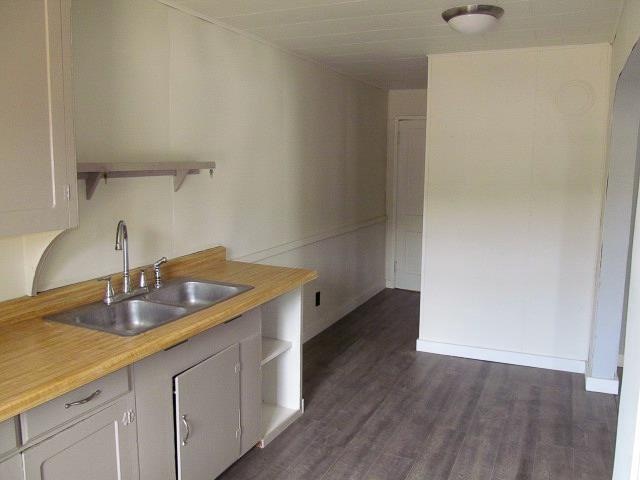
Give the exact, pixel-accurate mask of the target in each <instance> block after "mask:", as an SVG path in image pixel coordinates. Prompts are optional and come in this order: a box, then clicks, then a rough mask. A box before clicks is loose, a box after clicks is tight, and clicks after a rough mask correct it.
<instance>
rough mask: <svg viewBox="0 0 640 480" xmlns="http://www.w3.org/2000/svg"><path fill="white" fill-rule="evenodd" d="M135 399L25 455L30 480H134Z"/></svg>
mask: <svg viewBox="0 0 640 480" xmlns="http://www.w3.org/2000/svg"><path fill="white" fill-rule="evenodd" d="M134 411H135V408H134V402H133V395H132V394H129V395H127V396H126V397H123V398H121V399H120V400H118V401H117V402H116V403H114V404H113V405H111V406H109V407H107V408H105V409H104V410H101V411H100V412H98V413H96V414H94V415H92V416H91V417H89V418H87V419H85V420H83V421H81V422H79V423H77V424H76V425H74V426H72V427H70V428H68V429H67V430H63V431H62V432H60V433H58V434H57V435H54V436H53V437H51V438H49V439H47V440H44V441H43V442H41V443H39V444H37V445H36V446H34V447H32V448H29V449H27V450H26V451H25V452H24V453H23V455H24V466H25V475H26V479H27V480H88V479H91V480H134V479H136V478H137V477H138V456H137V451H138V450H137V444H136V426H135V423H134V417H133V412H134Z"/></svg>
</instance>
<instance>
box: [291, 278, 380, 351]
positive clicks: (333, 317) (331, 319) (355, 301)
mask: <svg viewBox="0 0 640 480" xmlns="http://www.w3.org/2000/svg"><path fill="white" fill-rule="evenodd" d="M384 289H385V286H384V285H373V286H372V287H371V288H369V289H367V290H366V291H365V292H363V293H362V294H360V295H358V296H357V297H355V298H352V299H351V300H349V301H347V302H345V303H343V304H342V305H340V306H338V307H337V308H334V309H333V310H332V311H331V312H329V313H328V314H327V315H326V316H325V317H324V318H319V319H318V321H317V322H314V326H313V330H309V331H306V332H304V331H303V334H304V338H303V339H302V341H303V342H306V341H308V340H311V339H312V338H313V337H315V336H316V335H318V334H319V333H320V332H322V331H323V330H325V329H327V328H329V327H330V326H331V325H333V324H334V323H336V322H337V321H338V320H340V319H341V318H342V317H344V316H345V315H347V314H348V313H350V312H352V311H353V310H355V309H356V308H357V307H359V306H360V305H362V304H363V303H364V302H366V301H367V300H369V299H370V298H372V297H373V296H374V295H377V294H378V293H380V292H381V291H382V290H384Z"/></svg>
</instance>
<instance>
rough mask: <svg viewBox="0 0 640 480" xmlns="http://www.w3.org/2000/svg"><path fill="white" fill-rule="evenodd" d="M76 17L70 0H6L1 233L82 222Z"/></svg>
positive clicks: (0, 29) (1, 61)
mask: <svg viewBox="0 0 640 480" xmlns="http://www.w3.org/2000/svg"><path fill="white" fill-rule="evenodd" d="M69 23H70V1H68V0H2V1H1V2H0V65H2V75H0V165H1V166H2V175H0V235H11V234H21V233H29V232H36V231H47V230H57V229H64V228H68V227H70V226H73V225H75V224H77V207H76V205H77V203H76V200H75V198H76V195H75V188H76V187H75V185H76V179H75V176H76V173H75V172H76V170H75V150H74V143H73V127H72V112H71V108H70V106H71V105H72V102H71V88H70V87H71V85H70V83H71V75H70V70H71V61H70V59H71V57H70V51H69V50H70V45H71V42H70V28H69ZM70 197H71V198H73V199H74V201H73V203H72V202H70V200H69V198H70ZM72 205H73V206H72Z"/></svg>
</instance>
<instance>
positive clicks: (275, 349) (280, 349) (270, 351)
mask: <svg viewBox="0 0 640 480" xmlns="http://www.w3.org/2000/svg"><path fill="white" fill-rule="evenodd" d="M291 345H292V343H291V342H288V341H286V340H279V339H277V338H269V337H264V336H263V337H262V360H261V361H260V365H262V366H263V367H264V366H265V365H266V364H267V363H269V362H270V361H271V360H273V359H274V358H276V357H277V356H278V355H280V354H282V353H284V352H286V351H287V350H289V349H290V348H291Z"/></svg>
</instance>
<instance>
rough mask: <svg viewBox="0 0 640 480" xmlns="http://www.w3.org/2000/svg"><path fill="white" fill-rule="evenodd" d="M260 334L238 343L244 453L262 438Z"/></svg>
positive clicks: (242, 452) (242, 451)
mask: <svg viewBox="0 0 640 480" xmlns="http://www.w3.org/2000/svg"><path fill="white" fill-rule="evenodd" d="M261 359H262V335H255V336H253V337H251V338H248V339H245V340H243V341H242V343H241V344H240V364H241V366H242V368H241V371H240V373H241V383H240V412H241V413H242V415H241V416H240V419H241V420H242V450H241V452H240V453H241V454H242V455H244V454H245V453H247V452H248V451H249V450H251V449H252V448H253V447H255V446H256V445H257V443H258V442H259V441H260V439H261V438H262V433H263V432H262V371H261V367H260V360H261Z"/></svg>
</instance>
